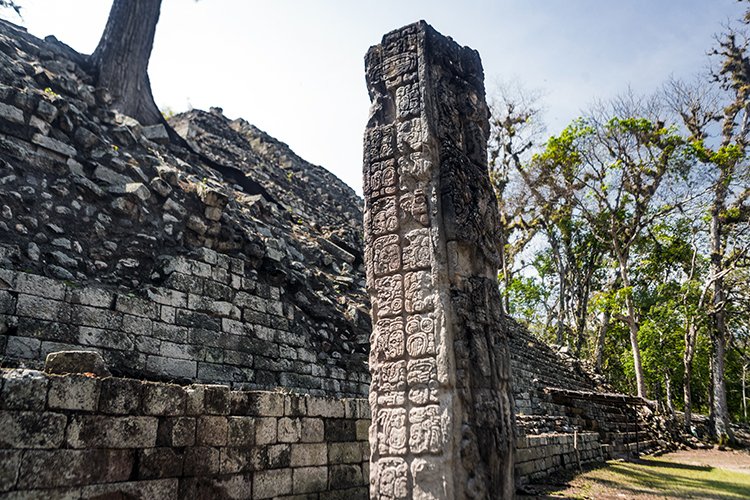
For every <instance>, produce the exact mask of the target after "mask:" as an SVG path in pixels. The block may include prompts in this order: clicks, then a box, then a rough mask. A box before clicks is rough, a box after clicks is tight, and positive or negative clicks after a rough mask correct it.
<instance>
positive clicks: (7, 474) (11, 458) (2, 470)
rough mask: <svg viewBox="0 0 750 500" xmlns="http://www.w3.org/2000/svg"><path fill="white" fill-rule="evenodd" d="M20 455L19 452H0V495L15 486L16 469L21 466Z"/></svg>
mask: <svg viewBox="0 0 750 500" xmlns="http://www.w3.org/2000/svg"><path fill="white" fill-rule="evenodd" d="M21 453H22V452H21V451H13V450H0V493H2V492H4V491H8V490H10V489H11V488H13V486H15V484H16V479H17V478H18V468H19V466H20V464H21Z"/></svg>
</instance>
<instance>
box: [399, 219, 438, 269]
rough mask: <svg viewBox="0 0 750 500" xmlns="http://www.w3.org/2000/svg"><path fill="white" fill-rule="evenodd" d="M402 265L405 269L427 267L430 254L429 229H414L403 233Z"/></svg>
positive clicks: (428, 266)
mask: <svg viewBox="0 0 750 500" xmlns="http://www.w3.org/2000/svg"><path fill="white" fill-rule="evenodd" d="M404 239H405V242H404V249H403V258H402V261H403V266H404V270H405V271H413V270H416V269H429V268H430V259H431V256H432V245H431V243H430V231H429V229H415V230H414V231H409V232H408V233H406V234H405V235H404Z"/></svg>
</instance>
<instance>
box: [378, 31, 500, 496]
mask: <svg viewBox="0 0 750 500" xmlns="http://www.w3.org/2000/svg"><path fill="white" fill-rule="evenodd" d="M366 74H367V82H368V90H369V92H370V97H371V100H372V107H371V111H370V119H369V122H368V128H367V131H366V133H365V147H364V163H365V164H364V193H365V269H366V272H367V285H368V291H369V292H370V296H371V299H372V324H373V325H374V328H373V333H372V336H371V338H370V344H371V351H370V372H371V374H372V384H371V389H370V390H371V392H370V405H371V409H372V415H373V422H372V427H371V429H370V438H371V443H370V450H371V460H370V464H371V466H370V484H371V489H370V496H371V498H372V499H397V498H415V499H445V500H447V499H454V498H455V499H467V498H487V499H489V498H491V499H495V498H512V497H513V491H514V481H513V478H512V470H513V463H512V453H513V438H512V436H513V432H514V431H513V427H512V426H513V423H512V422H513V414H512V411H513V401H512V394H511V393H510V387H509V380H510V374H509V373H508V366H509V362H508V351H507V338H506V336H505V332H504V331H502V330H501V327H500V324H501V323H500V321H499V320H500V318H499V316H498V314H497V311H498V310H499V309H497V307H498V306H499V298H500V297H499V295H498V293H497V284H496V283H495V279H494V276H495V275H496V271H497V267H496V262H495V258H494V257H495V255H494V254H493V249H494V248H496V247H493V245H497V244H498V241H497V238H496V237H495V232H494V230H495V228H494V227H493V226H492V224H494V222H495V221H496V220H497V219H496V217H497V208H496V207H497V203H496V201H495V199H494V196H493V194H492V189H491V186H490V183H489V177H488V175H487V167H486V163H485V162H486V135H485V131H486V130H488V124H487V116H488V112H487V106H486V103H485V101H484V84H483V82H482V79H483V74H482V68H481V63H480V62H479V57H478V55H477V54H476V52H474V51H472V50H471V49H468V48H465V47H460V46H458V45H457V44H456V43H455V42H453V41H452V40H450V39H447V38H445V37H443V36H442V35H440V34H439V33H437V32H436V31H435V30H433V29H432V28H430V27H429V26H428V25H427V24H425V23H424V22H420V23H417V24H414V25H410V26H407V27H405V28H402V29H400V30H397V31H394V32H392V33H389V34H387V35H385V36H384V37H383V41H382V43H381V44H380V45H377V46H375V47H372V48H371V49H370V51H369V52H368V53H367V56H366ZM495 253H496V252H495Z"/></svg>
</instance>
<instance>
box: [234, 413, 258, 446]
mask: <svg viewBox="0 0 750 500" xmlns="http://www.w3.org/2000/svg"><path fill="white" fill-rule="evenodd" d="M228 425H229V429H228V445H229V446H241V447H242V446H244V447H249V446H252V445H254V444H255V418H254V417H233V416H232V417H228Z"/></svg>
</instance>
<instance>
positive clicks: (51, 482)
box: [18, 450, 135, 489]
mask: <svg viewBox="0 0 750 500" xmlns="http://www.w3.org/2000/svg"><path fill="white" fill-rule="evenodd" d="M134 459H135V454H134V453H133V452H132V451H131V450H49V451H47V450H44V451H27V452H26V453H25V454H24V459H23V462H22V464H21V469H20V472H19V481H18V488H19V489H36V488H54V487H60V486H79V485H87V484H91V483H109V482H117V481H127V480H128V479H129V478H130V475H131V471H132V469H133V462H134Z"/></svg>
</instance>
